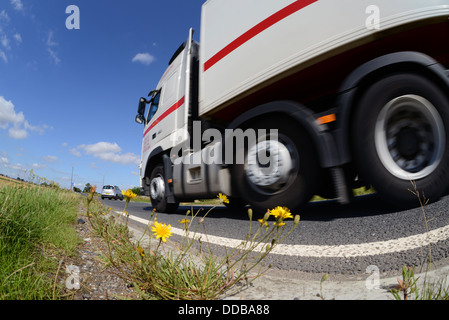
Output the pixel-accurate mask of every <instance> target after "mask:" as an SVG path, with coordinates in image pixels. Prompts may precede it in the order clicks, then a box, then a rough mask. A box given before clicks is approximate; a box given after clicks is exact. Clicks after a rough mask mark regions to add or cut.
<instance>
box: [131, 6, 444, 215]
mask: <svg viewBox="0 0 449 320" xmlns="http://www.w3.org/2000/svg"><path fill="white" fill-rule="evenodd" d="M373 3H375V5H373ZM448 18H449V1H448V0H394V1H391V0H377V1H375V2H373V1H367V0H340V1H335V0H209V1H207V2H205V3H204V4H203V6H202V16H201V30H200V31H201V32H200V44H199V43H197V42H196V41H194V40H193V30H190V33H189V37H188V39H187V41H186V42H185V43H184V44H182V45H181V47H180V48H179V49H178V50H177V51H176V52H175V54H174V55H173V57H172V58H171V60H170V62H169V66H168V68H167V70H166V71H165V73H164V74H163V76H162V78H161V79H160V81H159V84H158V85H157V87H156V88H155V90H153V91H151V92H150V94H149V97H148V98H141V99H140V102H139V107H138V115H137V117H136V121H137V122H138V123H141V124H144V126H145V128H144V134H143V143H142V162H141V165H140V175H141V189H142V191H143V193H144V194H146V195H149V196H150V197H151V201H152V205H153V206H154V208H156V210H157V211H160V212H172V211H174V210H176V209H177V207H178V203H179V202H180V201H186V200H193V199H205V198H214V197H216V196H217V194H218V193H220V192H221V193H224V194H226V195H228V197H229V198H230V205H233V206H236V207H237V206H243V205H246V204H250V205H251V206H252V207H253V208H254V209H255V210H256V211H262V212H265V211H266V210H267V209H269V208H273V207H275V206H286V207H288V208H290V209H291V210H297V209H298V208H300V207H301V206H302V205H304V204H305V203H306V202H307V201H308V200H310V198H311V196H313V195H314V194H318V195H322V196H324V197H326V198H337V199H339V201H340V202H341V203H347V202H348V201H350V199H351V195H352V193H351V190H352V188H354V187H356V186H362V185H370V186H373V187H374V188H375V190H376V191H377V192H378V194H379V195H380V197H381V198H382V199H384V200H386V201H388V202H390V203H393V204H396V205H400V206H409V205H413V204H418V200H417V198H416V196H415V195H413V194H412V192H410V189H414V188H413V186H412V183H411V182H414V183H415V184H416V189H417V190H418V191H419V192H420V194H421V195H422V194H424V196H425V197H426V199H428V200H430V201H434V200H438V199H439V198H440V197H441V196H442V195H444V194H445V192H447V189H448V187H449V70H448V69H449V20H448ZM147 105H149V108H148V111H146V106H147ZM254 136H255V137H256V138H255V139H254ZM242 139H243V140H242ZM242 141H243V142H242ZM239 157H240V158H239ZM239 159H240V161H239ZM241 159H243V161H242V160H241ZM261 159H262V160H264V161H262V160H261ZM267 159H268V160H267Z"/></svg>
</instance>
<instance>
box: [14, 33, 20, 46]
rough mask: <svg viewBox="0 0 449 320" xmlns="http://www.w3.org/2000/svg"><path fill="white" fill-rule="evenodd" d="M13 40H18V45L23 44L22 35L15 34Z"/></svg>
mask: <svg viewBox="0 0 449 320" xmlns="http://www.w3.org/2000/svg"><path fill="white" fill-rule="evenodd" d="M13 38H14V39H15V40H16V43H17V44H21V43H22V36H21V35H20V33H15V34H14V35H13Z"/></svg>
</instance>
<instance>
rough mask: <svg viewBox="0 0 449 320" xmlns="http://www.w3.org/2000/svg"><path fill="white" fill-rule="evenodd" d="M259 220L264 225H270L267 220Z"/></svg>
mask: <svg viewBox="0 0 449 320" xmlns="http://www.w3.org/2000/svg"><path fill="white" fill-rule="evenodd" d="M257 221H259V222H260V224H261V225H262V226H268V223H267V220H264V219H259V220H257Z"/></svg>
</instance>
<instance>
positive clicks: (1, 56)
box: [0, 49, 8, 63]
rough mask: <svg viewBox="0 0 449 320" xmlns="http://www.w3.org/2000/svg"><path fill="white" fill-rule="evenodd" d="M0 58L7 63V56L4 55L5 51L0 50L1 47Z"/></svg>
mask: <svg viewBox="0 0 449 320" xmlns="http://www.w3.org/2000/svg"><path fill="white" fill-rule="evenodd" d="M0 58H2V60H3V61H4V62H5V63H8V58H7V57H6V53H5V52H4V51H2V50H1V49H0Z"/></svg>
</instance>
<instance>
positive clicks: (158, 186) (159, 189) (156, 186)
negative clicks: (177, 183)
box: [150, 176, 165, 200]
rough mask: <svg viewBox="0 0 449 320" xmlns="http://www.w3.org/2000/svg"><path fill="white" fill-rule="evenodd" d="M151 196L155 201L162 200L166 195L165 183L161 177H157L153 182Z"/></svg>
mask: <svg viewBox="0 0 449 320" xmlns="http://www.w3.org/2000/svg"><path fill="white" fill-rule="evenodd" d="M150 195H151V198H152V199H154V200H161V199H162V198H163V197H164V195H165V183H164V180H163V179H162V177H161V176H157V177H155V178H153V180H151V183H150Z"/></svg>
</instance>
